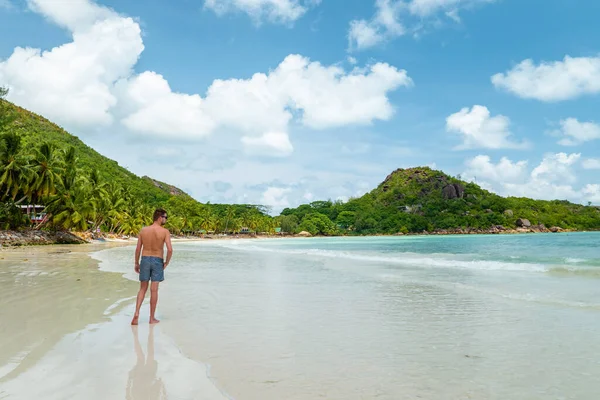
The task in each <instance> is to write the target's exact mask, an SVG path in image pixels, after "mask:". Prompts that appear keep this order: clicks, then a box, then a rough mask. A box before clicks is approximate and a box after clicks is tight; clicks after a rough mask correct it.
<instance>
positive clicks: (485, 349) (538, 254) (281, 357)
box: [94, 233, 600, 400]
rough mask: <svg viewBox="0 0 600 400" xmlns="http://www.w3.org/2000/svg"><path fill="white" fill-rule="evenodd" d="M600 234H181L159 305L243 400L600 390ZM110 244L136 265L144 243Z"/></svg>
mask: <svg viewBox="0 0 600 400" xmlns="http://www.w3.org/2000/svg"><path fill="white" fill-rule="evenodd" d="M599 242H600V234H598V233H563V234H519V235H464V236H403V237H356V238H355V237H340V238H337V237H336V238H302V239H300V238H298V239H258V240H249V239H243V240H214V241H210V240H205V241H198V242H177V243H176V244H175V254H174V258H173V261H172V263H171V265H170V266H169V267H168V268H167V270H166V271H165V274H166V275H165V277H166V280H165V282H164V283H162V284H161V289H160V299H159V304H158V312H157V315H158V318H159V319H161V321H162V322H161V324H160V325H161V326H160V329H161V332H162V333H163V334H165V335H168V336H169V337H171V338H172V339H173V341H174V343H176V346H177V348H178V349H179V351H181V353H182V354H183V355H185V357H187V358H189V359H191V360H195V361H197V362H200V363H203V365H207V366H208V367H207V368H208V369H207V375H208V376H209V377H210V379H211V381H212V382H213V383H214V385H216V386H217V387H218V388H219V389H220V390H221V391H222V392H223V393H226V395H227V396H228V397H229V398H232V399H239V400H244V399H249V400H254V399H256V400H269V399H284V400H288V399H289V400H295V399H340V400H341V399H344V400H352V399H386V400H387V399H390V400H391V399H394V400H397V399H480V400H484V399H498V400H500V399H502V400H506V399H511V400H519V399H523V400H533V399H578V400H579V399H590V400H592V399H597V398H598V393H600V378H598V377H599V376H600V358H599V357H598V354H600V339H599V336H598V335H599V333H600V250H599V247H598V244H599ZM94 257H95V258H98V259H100V260H101V261H102V263H101V269H104V270H109V271H114V272H122V273H123V274H124V275H125V277H127V278H129V279H136V276H135V274H134V273H133V263H132V260H133V248H132V247H120V248H113V249H109V250H104V251H101V252H99V253H95V254H94ZM147 307H148V306H147V303H146V305H145V308H144V309H143V310H145V311H144V312H146V314H145V315H144V314H142V320H143V318H147ZM146 322H147V321H146ZM158 362H159V363H160V360H158ZM165 390H166V392H167V394H168V388H166V389H165Z"/></svg>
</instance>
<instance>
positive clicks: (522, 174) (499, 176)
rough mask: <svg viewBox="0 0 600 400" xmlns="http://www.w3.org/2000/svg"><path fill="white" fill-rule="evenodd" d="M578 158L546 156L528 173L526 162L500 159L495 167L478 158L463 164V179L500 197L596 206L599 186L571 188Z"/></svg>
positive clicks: (571, 156)
mask: <svg viewBox="0 0 600 400" xmlns="http://www.w3.org/2000/svg"><path fill="white" fill-rule="evenodd" d="M580 158H581V155H580V154H579V153H572V154H566V153H556V154H547V155H546V156H545V157H544V158H543V159H542V161H541V162H540V163H539V164H538V165H536V166H535V167H534V168H533V169H532V170H531V171H527V164H528V163H527V161H517V162H512V161H510V160H508V159H507V158H505V157H503V158H502V159H501V160H500V162H498V163H497V164H494V163H493V162H491V160H490V158H489V157H488V156H485V155H479V156H477V157H474V158H473V159H470V160H467V161H466V166H467V168H466V170H465V171H464V173H463V176H465V177H466V179H467V180H473V179H474V177H477V183H478V184H479V185H480V186H482V187H485V188H487V189H488V190H492V191H494V192H496V193H498V194H500V195H503V196H517V197H530V198H534V199H543V200H557V199H558V200H564V199H566V200H570V201H573V202H578V203H586V202H588V201H591V202H594V203H598V202H600V196H599V195H600V190H599V189H600V185H596V184H586V185H583V186H582V187H580V188H577V187H576V186H574V185H575V183H576V182H577V175H576V173H575V171H574V168H575V166H576V165H577V164H578V162H579V160H580ZM599 164H600V163H599Z"/></svg>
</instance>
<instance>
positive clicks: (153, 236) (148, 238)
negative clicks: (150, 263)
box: [138, 224, 171, 267]
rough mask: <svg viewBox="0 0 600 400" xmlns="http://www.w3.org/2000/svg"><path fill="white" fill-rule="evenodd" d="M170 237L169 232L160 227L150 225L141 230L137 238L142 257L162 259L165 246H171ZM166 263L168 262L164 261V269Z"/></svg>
mask: <svg viewBox="0 0 600 400" xmlns="http://www.w3.org/2000/svg"><path fill="white" fill-rule="evenodd" d="M170 236H171V235H170V234H169V230H168V229H165V228H163V227H162V226H157V225H155V224H152V225H150V226H146V227H145V228H142V230H141V232H140V234H139V237H138V239H139V240H140V241H141V244H142V257H143V256H148V257H159V258H164V257H163V255H164V249H165V244H166V245H167V246H170V245H171V237H170ZM168 263H169V260H165V267H166V264H168Z"/></svg>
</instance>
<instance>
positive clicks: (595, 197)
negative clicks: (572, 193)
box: [581, 183, 600, 204]
mask: <svg viewBox="0 0 600 400" xmlns="http://www.w3.org/2000/svg"><path fill="white" fill-rule="evenodd" d="M581 192H582V194H583V196H584V198H585V199H586V200H587V201H589V202H592V203H594V204H598V203H600V185H598V184H597V183H595V184H587V185H585V186H584V187H583V189H582V190H581Z"/></svg>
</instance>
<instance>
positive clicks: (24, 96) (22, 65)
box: [0, 0, 144, 126]
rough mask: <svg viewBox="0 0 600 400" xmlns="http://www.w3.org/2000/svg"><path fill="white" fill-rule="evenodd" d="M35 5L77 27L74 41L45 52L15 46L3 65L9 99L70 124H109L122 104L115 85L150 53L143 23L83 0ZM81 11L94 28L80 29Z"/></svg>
mask: <svg viewBox="0 0 600 400" xmlns="http://www.w3.org/2000/svg"><path fill="white" fill-rule="evenodd" d="M29 4H30V6H31V7H34V9H35V10H38V11H39V12H42V13H44V15H45V16H46V17H47V18H49V19H51V20H52V21H55V22H56V23H59V24H61V25H64V26H67V27H69V28H70V29H72V32H73V41H72V42H70V43H67V44H64V45H62V46H58V47H55V48H53V49H52V50H50V51H43V52H42V51H41V50H40V49H33V48H22V47H17V48H15V50H14V52H13V54H12V55H11V56H10V57H9V58H8V59H7V60H5V61H3V62H0V81H1V82H3V83H5V84H6V85H7V86H8V87H9V88H10V92H9V99H10V100H11V101H14V102H15V103H18V104H19V105H21V106H23V107H26V108H29V109H32V110H34V111H36V112H38V113H40V114H43V115H44V116H46V117H48V118H50V119H52V120H54V121H56V122H58V123H61V124H64V125H66V126H83V125H92V126H98V125H109V124H110V123H111V122H112V121H113V115H112V114H111V109H112V108H113V107H114V106H115V105H116V104H117V98H116V96H115V94H114V85H115V83H116V82H117V81H118V80H119V79H122V78H125V77H127V76H129V75H130V73H131V69H132V68H133V66H134V65H135V63H136V62H137V60H138V57H139V55H140V54H141V52H142V50H143V49H144V45H143V43H142V38H141V31H140V28H139V25H138V24H137V23H136V22H134V21H133V20H132V19H131V18H124V17H120V16H118V15H117V14H115V13H114V12H112V11H110V10H108V9H106V8H103V7H99V6H96V5H94V4H92V3H90V2H87V1H83V0H79V1H74V2H73V3H72V4H71V2H69V4H68V7H67V3H65V2H58V3H57V2H51V1H48V0H36V1H33V0H32V1H30V2H29ZM71 6H72V7H71ZM77 13H79V14H80V15H81V17H82V20H86V21H89V23H90V25H88V26H86V27H85V28H84V27H83V25H80V23H79V22H78V21H79V20H78V19H77V15H78V14H77Z"/></svg>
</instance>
